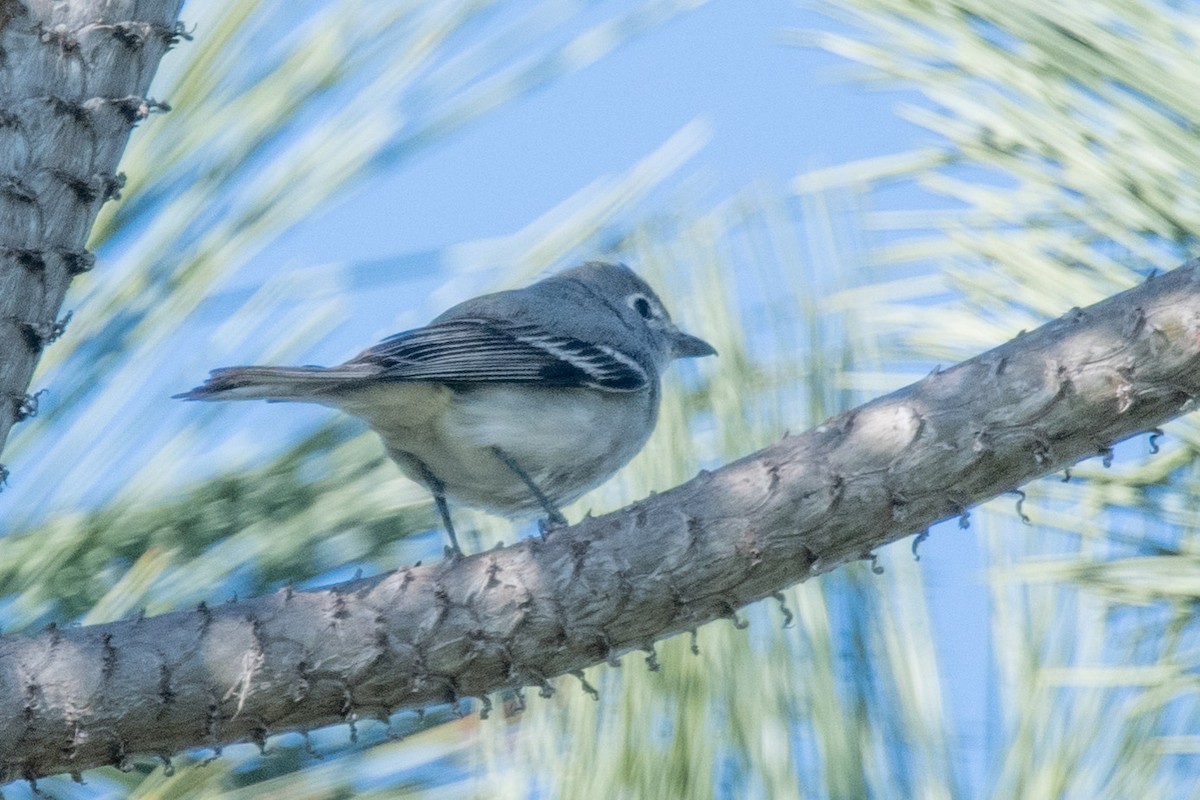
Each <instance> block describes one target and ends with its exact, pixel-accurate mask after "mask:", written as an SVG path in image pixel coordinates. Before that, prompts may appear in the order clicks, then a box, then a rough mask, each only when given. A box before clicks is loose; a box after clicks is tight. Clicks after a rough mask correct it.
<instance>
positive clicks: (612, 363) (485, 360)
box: [349, 318, 650, 392]
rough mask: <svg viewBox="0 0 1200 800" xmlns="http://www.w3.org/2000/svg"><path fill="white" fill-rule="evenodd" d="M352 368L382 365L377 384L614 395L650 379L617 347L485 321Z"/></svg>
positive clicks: (394, 347)
mask: <svg viewBox="0 0 1200 800" xmlns="http://www.w3.org/2000/svg"><path fill="white" fill-rule="evenodd" d="M349 363H350V364H360V363H365V364H371V365H374V366H377V367H378V368H379V369H380V371H379V372H378V373H377V374H376V375H374V376H373V379H375V380H395V381H437V382H442V383H481V382H494V383H531V384H538V385H541V386H557V387H590V388H593V389H601V390H604V391H609V392H635V391H638V390H639V389H643V388H645V387H646V386H647V385H648V383H649V381H650V377H649V375H648V374H647V372H646V370H645V369H644V368H643V367H642V366H641V365H640V364H638V362H637V361H636V360H635V359H633V358H632V357H630V356H628V355H625V354H624V353H621V352H618V351H617V350H615V349H613V348H611V347H607V346H605V345H598V344H589V343H588V342H584V341H581V340H579V339H576V338H574V337H571V336H560V335H553V334H549V333H547V332H546V331H544V330H542V329H540V328H538V327H537V326H535V325H510V324H505V323H502V322H498V321H496V320H489V319H483V318H458V319H453V320H447V321H445V322H437V323H434V324H432V325H428V326H426V327H424V328H417V329H416V330H411V331H406V332H404V333H398V334H396V335H395V336H391V337H389V338H387V339H384V340H383V341H382V342H380V343H379V344H377V345H375V346H374V347H372V348H371V349H370V350H367V351H365V352H363V353H361V354H360V355H358V356H357V357H355V358H354V359H353V360H352V361H351V362H349Z"/></svg>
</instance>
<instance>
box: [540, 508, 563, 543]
mask: <svg viewBox="0 0 1200 800" xmlns="http://www.w3.org/2000/svg"><path fill="white" fill-rule="evenodd" d="M567 525H568V523H567V518H566V517H564V516H563V515H562V513H561V512H559V511H554V512H553V513H551V514H550V516H548V517H546V518H545V519H539V520H538V521H537V527H538V534H540V535H541V537H542V539H543V540H545V539H546V538H547V537H549V536H550V534H551V533H553V532H554V531H556V530H558V529H559V528H565V527H567Z"/></svg>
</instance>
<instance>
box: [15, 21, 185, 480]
mask: <svg viewBox="0 0 1200 800" xmlns="http://www.w3.org/2000/svg"><path fill="white" fill-rule="evenodd" d="M182 2H183V0H140V2H139V0H69V2H62V1H61V0H54V1H52V0H24V2H22V0H0V450H3V448H4V443H5V442H6V441H7V439H8V432H9V430H10V429H11V428H12V426H13V424H14V423H16V422H20V421H21V420H22V419H25V418H26V417H30V416H33V415H34V414H36V413H37V399H38V395H37V394H33V395H29V394H26V392H27V391H28V389H29V381H30V379H31V378H32V376H33V369H34V367H35V366H36V365H37V361H38V357H39V356H40V355H41V352H42V349H43V348H44V347H45V346H46V345H48V344H50V343H52V342H54V341H55V340H56V339H57V338H58V337H59V336H61V335H62V333H63V329H64V327H65V326H66V323H67V321H68V320H69V318H70V314H69V313H68V314H67V315H66V316H65V317H63V318H59V310H60V308H61V306H62V301H63V296H64V295H65V294H66V291H67V287H68V285H70V283H71V279H72V278H73V277H75V276H76V275H78V274H79V273H81V272H85V271H87V270H88V269H91V266H92V262H93V260H94V259H93V258H92V254H91V253H89V252H88V251H87V250H86V249H84V245H85V244H86V241H87V236H88V232H89V231H90V230H91V228H92V223H93V222H94V221H95V219H96V214H98V213H99V211H100V206H102V205H103V204H104V203H105V201H107V200H108V199H109V198H112V197H116V196H118V194H119V193H120V189H121V185H122V184H123V183H124V176H123V175H120V174H118V173H117V172H116V169H117V162H118V161H119V160H120V157H121V153H122V151H123V150H124V149H125V143H126V142H127V141H128V139H129V132H130V130H131V129H132V128H133V126H134V125H135V124H136V123H137V122H138V121H139V120H141V119H144V118H145V117H146V115H147V114H149V113H150V112H151V111H153V110H156V109H159V108H165V106H163V105H162V104H160V103H156V102H155V101H154V100H151V99H148V98H146V97H145V96H144V94H145V92H146V91H147V89H148V88H149V86H150V79H151V78H152V77H154V72H155V70H156V69H157V68H158V62H159V59H160V58H162V55H163V53H165V52H166V51H167V50H168V49H169V48H170V47H171V45H173V44H174V43H175V42H176V41H177V40H178V39H179V37H180V36H182V35H184V34H183V33H182V32H181V31H180V30H179V29H178V28H177V27H176V24H177V23H176V21H175V20H176V16H177V14H178V13H179V7H180V6H181V5H182ZM7 474H8V473H7V470H5V469H4V467H3V465H0V487H2V485H3V482H4V478H5V477H6V476H7Z"/></svg>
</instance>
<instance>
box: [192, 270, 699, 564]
mask: <svg viewBox="0 0 1200 800" xmlns="http://www.w3.org/2000/svg"><path fill="white" fill-rule="evenodd" d="M715 354H716V350H714V349H713V348H712V346H711V345H709V344H708V343H707V342H705V341H703V340H702V339H698V338H697V337H695V336H691V335H689V334H686V333H683V332H682V331H680V330H679V328H677V327H676V326H675V324H674V323H672V322H671V317H670V315H668V314H667V311H666V309H665V308H663V305H662V302H661V301H660V300H659V299H658V296H657V295H656V294H655V293H654V290H653V289H651V288H650V287H649V286H647V285H646V283H645V281H643V280H642V279H641V278H639V277H638V276H637V275H635V274H634V273H633V271H632V270H631V269H629V268H628V267H626V266H624V265H623V264H605V263H588V264H584V265H583V266H580V267H575V268H574V269H570V270H566V271H564V272H561V273H559V274H557V275H554V276H552V277H549V278H546V279H545V280H542V281H539V282H538V283H535V284H533V285H532V286H528V287H526V288H524V289H516V290H512V291H506V292H496V293H494V294H486V295H483V296H481V297H475V298H472V299H470V300H467V301H464V302H462V303H459V304H458V305H456V306H454V307H453V308H451V309H450V310H448V311H446V312H445V313H443V314H442V315H441V316H439V317H437V318H436V319H434V320H433V321H432V322H431V323H429V324H428V325H426V326H425V327H423V328H417V329H415V330H411V331H405V332H404V333H398V334H396V335H394V336H390V337H388V338H387V339H384V340H383V341H382V342H380V343H379V344H377V345H375V346H374V347H372V348H370V349H369V350H365V351H363V352H362V353H360V354H359V355H357V356H355V357H354V358H352V359H350V360H349V361H347V362H346V363H344V364H339V365H338V366H335V367H259V366H250V367H225V368H222V369H217V370H213V372H212V373H211V374H210V375H209V378H208V380H207V381H205V382H204V384H203V385H202V386H199V387H197V388H195V389H193V390H191V391H190V392H185V393H183V394H179V395H176V397H178V398H182V399H185V400H260V399H265V400H274V401H296V402H308V403H320V404H322V405H327V406H332V407H333V408H338V409H341V410H342V411H344V412H346V413H348V414H352V415H353V416H356V417H358V418H359V419H362V420H363V421H365V422H366V423H367V424H368V425H369V426H370V427H371V428H372V429H373V430H374V431H375V432H376V433H378V434H379V435H380V436H381V437H382V438H383V442H384V445H385V446H386V448H387V452H388V455H389V456H391V458H392V459H393V460H394V461H395V462H396V463H397V464H398V465H399V466H400V469H401V470H402V471H403V472H404V473H405V474H406V475H407V476H408V477H410V478H412V479H413V480H415V481H417V482H419V483H421V484H422V485H424V486H425V487H426V488H428V489H429V491H430V492H431V493H432V494H433V498H434V501H435V502H436V504H437V508H438V513H439V514H440V515H441V518H442V522H443V524H444V525H445V527H446V532H447V534H448V535H449V537H450V543H451V546H452V548H453V551H454V554H456V555H457V554H461V550H460V549H459V546H458V538H457V537H456V536H455V533H454V526H453V523H452V522H451V519H450V511H449V507H448V506H447V503H446V498H447V497H451V498H454V499H456V500H459V501H461V502H464V503H467V504H470V505H473V506H478V507H480V508H484V509H486V510H488V511H491V512H493V513H497V514H500V515H503V516H515V515H519V514H521V513H522V512H528V511H531V510H535V509H538V508H541V509H542V510H544V511H545V513H546V514H547V516H548V517H549V526H551V527H555V526H559V525H565V524H566V520H565V519H564V518H563V515H562V513H561V512H560V511H559V510H558V506H559V505H561V504H565V503H569V502H571V501H572V500H574V499H575V498H577V497H579V496H580V495H582V494H583V493H584V492H586V491H588V490H589V489H592V488H595V487H596V486H598V485H600V484H601V483H603V482H604V481H605V480H607V479H608V478H609V477H610V476H611V475H612V474H613V473H614V472H616V471H617V470H618V469H620V468H621V467H623V466H624V465H625V464H626V463H628V462H629V460H630V459H631V458H633V457H634V456H635V455H636V454H637V453H638V451H640V450H641V449H642V446H643V445H644V444H645V443H646V439H648V438H649V436H650V433H651V431H653V430H654V424H655V422H656V420H657V418H658V404H659V379H660V376H661V375H662V372H663V370H664V369H666V367H667V365H668V364H669V363H670V362H671V360H672V359H676V358H691V357H698V356H708V355H715ZM543 530H544V529H543Z"/></svg>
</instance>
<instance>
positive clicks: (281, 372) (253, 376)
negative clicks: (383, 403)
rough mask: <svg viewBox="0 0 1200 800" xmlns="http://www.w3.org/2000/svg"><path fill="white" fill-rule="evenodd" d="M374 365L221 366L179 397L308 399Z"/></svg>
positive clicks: (364, 374)
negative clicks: (201, 382) (198, 384)
mask: <svg viewBox="0 0 1200 800" xmlns="http://www.w3.org/2000/svg"><path fill="white" fill-rule="evenodd" d="M375 371H376V370H375V368H373V367H370V366H368V365H365V364H364V365H355V366H350V365H343V366H338V367H223V368H221V369H215V370H213V371H212V372H211V373H209V376H208V380H206V381H205V382H204V383H203V384H201V385H200V386H197V387H196V388H195V389H192V390H191V391H189V392H183V393H182V394H177V395H175V396H174V397H175V398H176V399H179V400H300V401H304V400H310V401H316V402H321V400H322V399H323V395H327V394H328V393H330V392H336V391H337V390H338V389H345V388H350V387H353V386H354V384H356V383H358V382H360V381H362V380H364V379H366V378H370V377H371V376H372V375H373V374H374V373H375Z"/></svg>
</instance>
